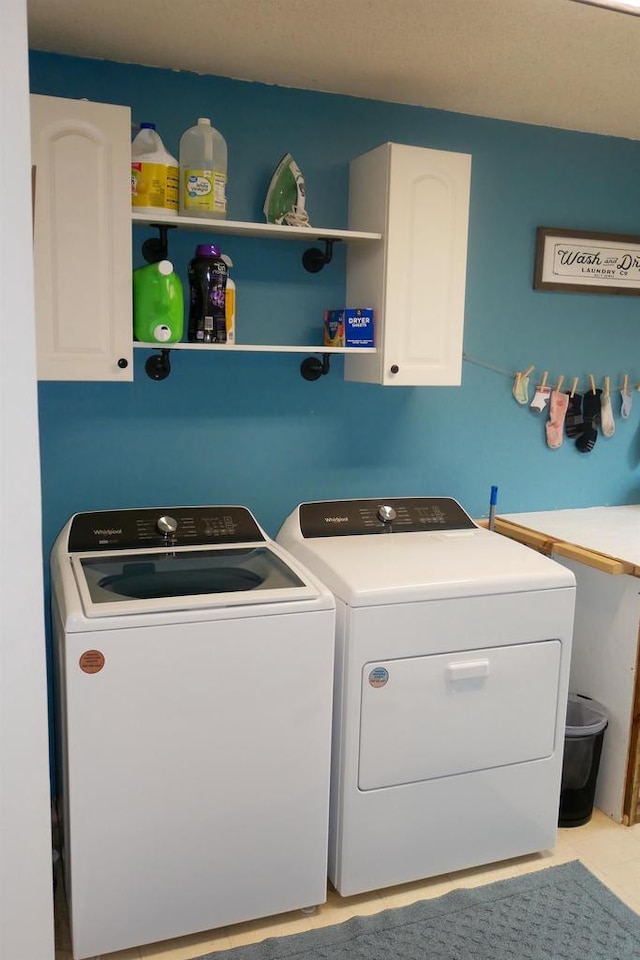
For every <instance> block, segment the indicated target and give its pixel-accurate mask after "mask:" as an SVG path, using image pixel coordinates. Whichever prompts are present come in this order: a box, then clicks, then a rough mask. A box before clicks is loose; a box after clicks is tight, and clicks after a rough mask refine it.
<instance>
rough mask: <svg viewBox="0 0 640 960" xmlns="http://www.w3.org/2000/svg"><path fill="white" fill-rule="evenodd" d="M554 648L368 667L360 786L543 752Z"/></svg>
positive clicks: (548, 643)
mask: <svg viewBox="0 0 640 960" xmlns="http://www.w3.org/2000/svg"><path fill="white" fill-rule="evenodd" d="M560 651H561V644H560V641H559V640H545V641H541V642H539V643H526V644H514V645H512V646H504V647H492V648H487V649H482V650H472V651H467V652H464V653H451V654H436V655H433V656H426V657H408V658H404V659H398V660H384V661H381V660H379V661H375V662H371V663H366V664H365V665H364V668H363V672H362V698H361V729H360V759H359V772H358V786H359V788H360V789H361V790H375V789H378V788H380V787H390V786H394V785H397V784H403V783H415V782H417V781H420V780H430V779H433V778H435V777H448V776H453V775H455V774H461V773H469V772H472V771H474V770H484V769H487V768H490V767H500V766H505V765H507V764H512V763H524V762H527V761H530V760H536V759H541V758H543V757H548V756H550V755H551V754H552V753H553V750H554V746H555V744H554V734H555V727H556V717H557V701H558V680H559V672H560Z"/></svg>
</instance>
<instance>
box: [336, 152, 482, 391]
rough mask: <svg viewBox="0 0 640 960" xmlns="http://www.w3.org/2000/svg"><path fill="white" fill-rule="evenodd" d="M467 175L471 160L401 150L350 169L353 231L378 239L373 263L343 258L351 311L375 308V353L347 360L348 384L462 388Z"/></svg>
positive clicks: (369, 157)
mask: <svg viewBox="0 0 640 960" xmlns="http://www.w3.org/2000/svg"><path fill="white" fill-rule="evenodd" d="M470 174H471V158H470V157H469V156H468V155H467V154H458V153H448V152H445V151H441V150H429V149H426V148H423V147H409V146H404V145H401V144H391V143H388V144H384V145H383V146H382V147H378V148H377V149H376V150H373V151H371V152H370V153H369V154H365V155H364V156H363V157H358V158H357V159H356V160H355V161H353V163H352V166H351V178H350V218H349V226H350V228H351V229H378V230H382V231H383V233H384V238H383V241H382V244H381V247H380V249H379V251H378V254H377V257H372V256H371V254H370V251H360V250H358V249H353V250H351V249H350V250H349V254H348V274H347V301H348V305H349V306H369V305H370V304H372V305H373V307H374V310H375V311H376V317H375V323H376V346H377V347H378V351H379V353H378V356H377V357H376V358H375V359H373V358H368V357H355V356H354V357H347V359H346V361H345V375H346V378H347V379H349V380H365V381H369V382H376V383H383V384H385V385H398V386H420V385H454V384H455V385H457V384H459V383H460V382H461V365H462V334H463V326H464V299H465V279H466V259H467V233H468V210H469V183H470ZM372 210H376V211H377V214H376V215H375V217H374V220H375V223H374V220H372V219H371V218H372V216H374V215H373V214H372V213H371V211H372ZM365 224H366V227H365Z"/></svg>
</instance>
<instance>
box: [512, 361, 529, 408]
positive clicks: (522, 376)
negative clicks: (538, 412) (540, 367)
mask: <svg viewBox="0 0 640 960" xmlns="http://www.w3.org/2000/svg"><path fill="white" fill-rule="evenodd" d="M532 370H534V367H528V368H527V369H526V370H525V372H524V373H516V377H515V380H514V381H513V388H512V391H511V392H512V393H513V396H514V397H515V399H516V400H517V401H518V403H529V374H530V373H531V371H532Z"/></svg>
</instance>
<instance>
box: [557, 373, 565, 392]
mask: <svg viewBox="0 0 640 960" xmlns="http://www.w3.org/2000/svg"><path fill="white" fill-rule="evenodd" d="M563 383H564V377H563V376H562V374H560V376H559V377H558V383H557V384H556V393H560V387H561V386H562V384H563Z"/></svg>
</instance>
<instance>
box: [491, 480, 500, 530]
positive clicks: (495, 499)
mask: <svg viewBox="0 0 640 960" xmlns="http://www.w3.org/2000/svg"><path fill="white" fill-rule="evenodd" d="M497 502H498V488H497V487H491V498H490V500H489V530H493V529H494V528H495V525H496V503H497Z"/></svg>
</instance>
